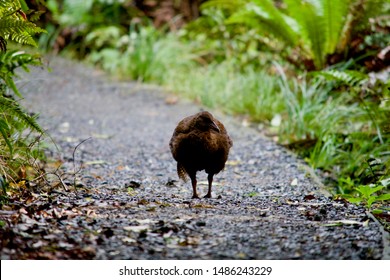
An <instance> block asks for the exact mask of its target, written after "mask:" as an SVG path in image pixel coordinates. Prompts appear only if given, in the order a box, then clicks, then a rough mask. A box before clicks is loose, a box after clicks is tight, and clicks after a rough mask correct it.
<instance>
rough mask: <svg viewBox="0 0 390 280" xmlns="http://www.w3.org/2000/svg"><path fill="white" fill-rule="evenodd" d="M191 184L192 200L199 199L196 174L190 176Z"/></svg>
mask: <svg viewBox="0 0 390 280" xmlns="http://www.w3.org/2000/svg"><path fill="white" fill-rule="evenodd" d="M190 178H191V184H192V198H199V196H198V193H197V192H196V174H195V175H190Z"/></svg>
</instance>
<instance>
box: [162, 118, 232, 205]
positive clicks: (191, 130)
mask: <svg viewBox="0 0 390 280" xmlns="http://www.w3.org/2000/svg"><path fill="white" fill-rule="evenodd" d="M232 146H233V142H232V140H231V139H230V137H229V135H228V134H227V132H226V129H225V127H224V125H223V124H222V123H221V122H220V121H218V120H217V119H216V118H214V117H213V115H212V114H210V113H209V112H207V111H203V112H200V113H198V114H195V115H192V116H189V117H186V118H184V119H183V120H182V121H180V122H179V124H178V125H177V127H176V129H175V131H174V132H173V135H172V138H171V141H170V142H169V147H170V148H171V152H172V156H173V158H174V159H175V160H176V161H177V174H178V175H179V178H181V179H183V180H184V181H186V177H187V175H188V176H189V177H190V179H191V183H192V190H193V195H192V198H199V197H198V194H197V191H196V172H197V171H201V170H205V171H206V173H207V174H208V177H207V179H208V183H209V189H208V192H207V194H206V196H205V197H211V187H212V183H213V176H214V174H217V173H219V172H220V171H221V170H222V169H223V168H224V167H225V162H226V160H227V158H228V155H229V149H230V148H231V147H232Z"/></svg>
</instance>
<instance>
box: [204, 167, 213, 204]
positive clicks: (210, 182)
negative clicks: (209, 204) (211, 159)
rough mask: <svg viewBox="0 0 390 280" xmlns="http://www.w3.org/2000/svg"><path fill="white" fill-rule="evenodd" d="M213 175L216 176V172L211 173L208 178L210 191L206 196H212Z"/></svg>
mask: <svg viewBox="0 0 390 280" xmlns="http://www.w3.org/2000/svg"><path fill="white" fill-rule="evenodd" d="M213 176H214V174H211V173H210V174H209V175H208V176H207V180H208V181H209V191H208V192H207V194H206V195H205V196H204V197H205V198H211V186H212V184H213Z"/></svg>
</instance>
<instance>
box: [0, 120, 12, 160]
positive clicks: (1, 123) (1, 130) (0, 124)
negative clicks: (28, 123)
mask: <svg viewBox="0 0 390 280" xmlns="http://www.w3.org/2000/svg"><path fill="white" fill-rule="evenodd" d="M9 132H10V128H9V126H8V124H7V123H6V121H5V120H3V119H0V134H1V136H3V139H4V141H5V144H6V145H7V147H8V149H9V151H10V153H11V154H12V150H13V147H12V144H11V141H10V140H9V135H10V133H9Z"/></svg>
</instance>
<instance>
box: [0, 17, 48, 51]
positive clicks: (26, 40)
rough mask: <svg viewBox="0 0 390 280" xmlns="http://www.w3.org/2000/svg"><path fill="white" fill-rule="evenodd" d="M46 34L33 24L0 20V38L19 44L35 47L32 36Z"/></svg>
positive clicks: (7, 19)
mask: <svg viewBox="0 0 390 280" xmlns="http://www.w3.org/2000/svg"><path fill="white" fill-rule="evenodd" d="M42 32H46V31H45V30H43V29H42V28H39V27H38V26H36V25H35V24H34V23H31V22H28V21H22V20H15V19H13V18H5V19H0V36H1V37H3V38H5V39H11V40H13V41H15V42H17V43H20V44H28V45H32V46H36V43H35V41H34V39H33V37H32V34H36V33H42Z"/></svg>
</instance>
